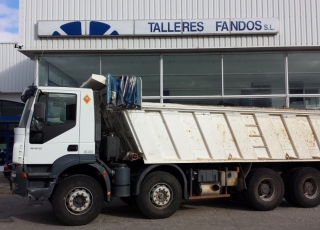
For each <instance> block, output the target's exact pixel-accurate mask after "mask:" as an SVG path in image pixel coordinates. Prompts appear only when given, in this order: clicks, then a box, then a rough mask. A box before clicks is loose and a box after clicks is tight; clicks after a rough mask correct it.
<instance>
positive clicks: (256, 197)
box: [244, 168, 284, 211]
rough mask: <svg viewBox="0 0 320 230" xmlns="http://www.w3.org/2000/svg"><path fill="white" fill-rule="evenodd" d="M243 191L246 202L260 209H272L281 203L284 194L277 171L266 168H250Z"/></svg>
mask: <svg viewBox="0 0 320 230" xmlns="http://www.w3.org/2000/svg"><path fill="white" fill-rule="evenodd" d="M246 181H247V190H245V191H244V195H245V199H246V201H247V202H248V204H249V205H250V206H251V207H253V208H255V209H257V210H260V211H269V210H273V209H275V208H276V207H278V205H279V204H280V203H281V201H282V199H283V194H284V185H283V181H282V179H281V177H280V175H279V174H278V173H276V172H275V171H273V170H271V169H268V168H260V169H255V170H252V171H251V172H250V173H249V175H248V177H247V179H246Z"/></svg>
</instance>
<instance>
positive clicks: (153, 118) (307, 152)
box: [123, 103, 320, 164]
mask: <svg viewBox="0 0 320 230" xmlns="http://www.w3.org/2000/svg"><path fill="white" fill-rule="evenodd" d="M123 113H124V115H125V117H126V120H127V123H128V124H129V127H130V130H131V133H132V135H133V139H134V142H135V144H136V146H137V147H138V151H139V152H140V153H142V155H143V159H144V162H145V163H146V164H154V163H200V162H262V161H266V162H268V161H284V162H287V161H318V160H320V151H319V138H320V113H319V112H318V111H313V110H295V109H274V108H239V107H217V106H193V105H179V104H160V103H159V104H158V103H143V105H142V109H141V110H124V111H123Z"/></svg>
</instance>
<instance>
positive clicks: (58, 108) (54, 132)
mask: <svg viewBox="0 0 320 230" xmlns="http://www.w3.org/2000/svg"><path fill="white" fill-rule="evenodd" d="M38 102H41V103H44V104H45V106H44V108H45V119H44V121H39V120H37V119H36V118H35V117H33V118H32V122H31V127H30V143H31V144H43V143H45V142H47V141H49V140H51V139H53V138H55V137H57V136H59V135H61V134H62V133H64V132H66V131H68V130H70V129H72V128H73V127H75V126H76V117H77V95H75V94H61V93H60V94H59V93H50V94H41V95H40V96H39V98H38Z"/></svg>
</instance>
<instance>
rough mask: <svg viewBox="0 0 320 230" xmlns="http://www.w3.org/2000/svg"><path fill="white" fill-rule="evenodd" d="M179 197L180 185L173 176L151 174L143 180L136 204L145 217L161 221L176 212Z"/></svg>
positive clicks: (162, 173)
mask: <svg viewBox="0 0 320 230" xmlns="http://www.w3.org/2000/svg"><path fill="white" fill-rule="evenodd" d="M181 196H182V190H181V185H180V183H179V181H178V180H177V179H176V178H175V177H174V176H173V175H171V174H169V173H167V172H152V173H150V174H149V175H147V176H146V177H145V179H144V180H143V182H142V185H141V189H140V194H139V195H138V196H137V197H136V202H137V206H138V208H139V209H140V211H141V212H142V213H143V214H144V215H145V216H147V217H148V218H152V219H161V218H167V217H169V216H171V215H173V214H174V213H175V212H176V211H177V210H178V208H179V206H180V203H181Z"/></svg>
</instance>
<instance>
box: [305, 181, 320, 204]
mask: <svg viewBox="0 0 320 230" xmlns="http://www.w3.org/2000/svg"><path fill="white" fill-rule="evenodd" d="M303 193H304V195H305V196H306V197H307V198H308V199H314V198H316V197H317V196H318V195H319V182H318V180H317V179H316V178H314V177H310V178H307V179H306V180H305V181H304V182H303Z"/></svg>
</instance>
